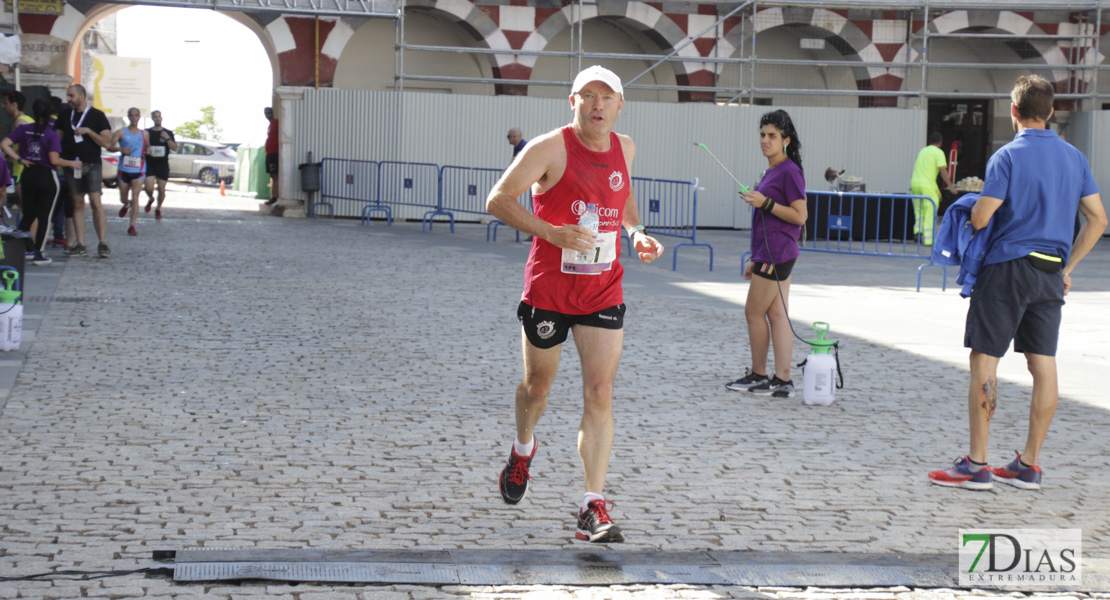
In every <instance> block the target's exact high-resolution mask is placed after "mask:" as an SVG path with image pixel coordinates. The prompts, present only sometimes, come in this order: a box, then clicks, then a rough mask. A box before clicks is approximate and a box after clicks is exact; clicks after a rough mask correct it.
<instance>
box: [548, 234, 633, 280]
mask: <svg viewBox="0 0 1110 600" xmlns="http://www.w3.org/2000/svg"><path fill="white" fill-rule="evenodd" d="M618 234H619V231H603V232H601V233H599V234H597V238H596V239H595V240H594V249H593V250H591V251H590V252H578V251H576V250H570V249H568V248H563V269H562V270H563V272H564V273H573V274H575V275H598V274H600V273H604V272H605V271H608V270H609V269H610V268H612V266H613V261H614V260H616V259H617V235H618Z"/></svg>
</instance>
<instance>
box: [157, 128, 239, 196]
mask: <svg viewBox="0 0 1110 600" xmlns="http://www.w3.org/2000/svg"><path fill="white" fill-rule="evenodd" d="M176 141H177V150H175V151H173V152H170V154H169V158H170V177H180V178H185V179H194V180H198V181H200V182H201V183H206V184H208V185H215V184H217V183H219V182H220V180H221V179H223V180H224V181H226V182H227V183H231V182H232V181H233V180H234V178H235V150H232V149H231V148H229V147H228V146H227V145H225V144H221V143H219V142H213V141H209V140H191V139H187V138H180V139H178V140H176Z"/></svg>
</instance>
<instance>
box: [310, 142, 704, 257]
mask: <svg viewBox="0 0 1110 600" xmlns="http://www.w3.org/2000/svg"><path fill="white" fill-rule="evenodd" d="M322 162H323V164H322V167H321V169H322V173H321V194H320V200H319V201H318V202H315V203H313V204H312V205H311V211H310V212H311V214H312V216H313V217H315V216H316V214H317V209H318V208H319V207H324V206H326V207H328V208H329V209H330V212H331V216H332V217H334V216H336V215H343V216H355V215H356V214H357V215H358V216H361V218H362V222H363V223H364V224H366V223H368V222H369V220H370V215H372V214H373V213H374V212H383V213H385V215H386V218H387V219H388V222H389V223H390V224H392V223H393V216H394V209H396V208H397V207H403V206H412V207H417V208H423V209H426V210H425V211H424V213H423V220H422V223H421V230H423V231H427V230H430V229H431V228H432V224H433V222H434V219H435V217H437V216H445V217H448V218H449V219H450V227H451V232H452V233H453V232H454V231H455V214H456V213H463V214H472V215H480V216H486V215H487V214H488V213H487V212H486V199H487V198H488V197H489V193H490V191H491V190H492V189H493V187H494V185H496V183H497V181H498V179H500V177H501V174H502V171H501V170H500V169H489V168H479V167H461V166H453V165H447V166H443V167H440V166H438V165H435V164H431V163H410V162H401V161H380V162H378V161H371V160H349V159H337V158H325V159H324V160H323V161H322ZM697 187H698V181H697V179H695V180H694V181H693V182H689V181H675V180H669V179H651V178H645V177H633V178H632V189H633V191H634V192H635V194H636V202H637V207H638V208H639V212H640V220H641V222H642V223H643V224H644V228H645V229H646V231H647V232H648V233H650V234H651V235H656V236H659V235H662V236H670V237H677V238H682V239H686V240H689V241H686V242H681V243H679V244H677V245H675V247H674V249H673V250H672V253H673V254H674V258H673V261H672V265H671V268H672V269H673V270H677V269H678V250H679V249H680V248H682V247H683V246H704V247H705V248H707V249H708V250H709V270H710V271H712V270H713V247H712V246H711V245H709V244H706V243H702V242H698V240H697V216H698V209H697V203H698V192H697ZM517 200H518V201H519V202H520V203H521V204H522V205H524V206H525V207H526V208H528V209H529V210H530V211H531V210H532V194H531V191H530V190H529V191H528V192H527V193H525V194H522V195H521V196H520V198H518V199H517ZM500 225H503V223H501V222H500V221H497V220H494V221H492V222H490V223H489V224H488V225H487V226H486V240H487V241H488V240H490V239H491V238H492V239H493V240H494V241H496V240H497V227H498V226H500ZM622 237H623V238H625V239H627V236H622ZM517 241H520V232H519V231H518V232H517ZM633 252H634V249H633V246H632V241H631V240H628V254H629V256H631V255H632V254H633Z"/></svg>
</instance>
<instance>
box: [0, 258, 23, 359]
mask: <svg viewBox="0 0 1110 600" xmlns="http://www.w3.org/2000/svg"><path fill="white" fill-rule="evenodd" d="M3 269H4V270H3V273H2V275H0V276H2V277H3V278H4V287H3V288H0V351H3V352H10V351H12V350H19V344H20V343H22V341H23V303H22V296H23V292H21V291H20V290H19V271H16V270H15V269H13V268H11V267H3Z"/></svg>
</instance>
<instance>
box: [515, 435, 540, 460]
mask: <svg viewBox="0 0 1110 600" xmlns="http://www.w3.org/2000/svg"><path fill="white" fill-rule="evenodd" d="M535 448H536V436H532V439H530V440H528V443H527V444H521V443H520V438H519V437H518V438H515V439H514V440H513V452H516V454H517V456H532V450H535Z"/></svg>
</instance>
